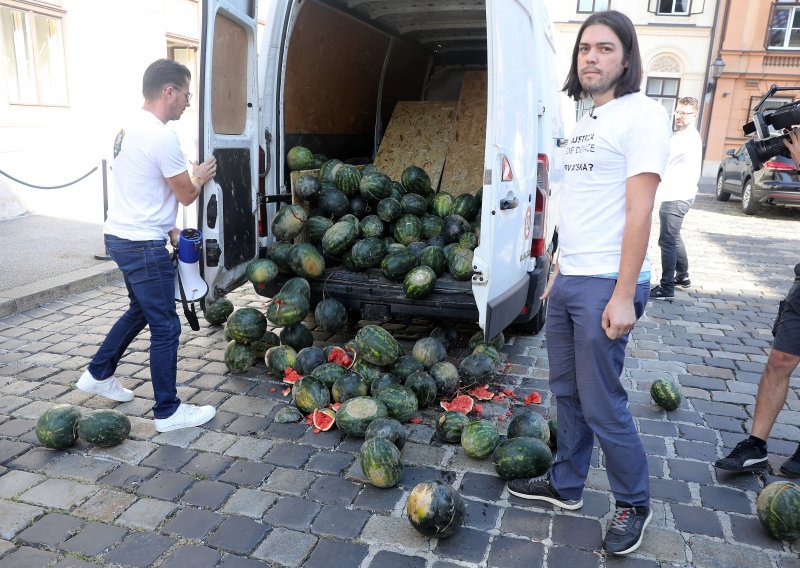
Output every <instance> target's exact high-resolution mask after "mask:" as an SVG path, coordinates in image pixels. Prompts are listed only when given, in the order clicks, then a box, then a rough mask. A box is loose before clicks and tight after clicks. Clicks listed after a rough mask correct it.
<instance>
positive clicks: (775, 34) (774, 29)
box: [767, 5, 800, 49]
mask: <svg viewBox="0 0 800 568" xmlns="http://www.w3.org/2000/svg"><path fill="white" fill-rule="evenodd" d="M767 47H768V48H769V49H800V6H797V5H795V6H775V9H774V11H773V12H772V22H770V25H769V38H768V39H767Z"/></svg>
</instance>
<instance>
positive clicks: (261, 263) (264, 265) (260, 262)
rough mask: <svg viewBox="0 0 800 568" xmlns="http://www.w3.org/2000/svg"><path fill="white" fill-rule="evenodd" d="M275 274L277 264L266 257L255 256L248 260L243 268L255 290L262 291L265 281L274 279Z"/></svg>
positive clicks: (276, 272)
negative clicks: (245, 267)
mask: <svg viewBox="0 0 800 568" xmlns="http://www.w3.org/2000/svg"><path fill="white" fill-rule="evenodd" d="M277 275H278V265H277V264H275V263H274V262H273V261H271V260H270V259H268V258H256V259H254V260H252V261H250V263H249V264H248V265H247V269H246V270H245V276H246V277H247V280H249V281H250V283H251V284H252V285H253V288H255V290H256V292H260V291H264V290H265V288H266V284H267V282H271V281H273V280H275V277H276V276H277Z"/></svg>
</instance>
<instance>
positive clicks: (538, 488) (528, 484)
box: [508, 477, 583, 511]
mask: <svg viewBox="0 0 800 568" xmlns="http://www.w3.org/2000/svg"><path fill="white" fill-rule="evenodd" d="M508 492H509V493H511V494H512V495H516V496H517V497H521V498H523V499H530V500H532V501H546V502H548V503H552V504H553V505H555V506H556V507H561V508H562V509H568V510H570V511H574V510H575V509H580V508H581V507H583V499H577V500H575V499H564V498H563V497H562V496H561V495H559V494H558V491H556V490H555V489H554V488H553V486H552V485H550V479H549V478H541V477H534V478H532V479H512V480H511V481H509V482H508Z"/></svg>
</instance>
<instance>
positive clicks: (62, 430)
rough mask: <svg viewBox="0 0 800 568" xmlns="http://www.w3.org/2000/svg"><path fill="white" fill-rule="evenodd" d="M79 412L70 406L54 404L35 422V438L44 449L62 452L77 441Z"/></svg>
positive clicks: (75, 407) (76, 408)
mask: <svg viewBox="0 0 800 568" xmlns="http://www.w3.org/2000/svg"><path fill="white" fill-rule="evenodd" d="M80 418H81V410H80V408H78V407H77V406H73V405H71V404H56V405H54V406H51V407H50V408H48V409H47V410H45V412H44V414H42V415H41V416H40V417H39V420H37V421H36V438H37V439H38V440H39V442H41V444H42V445H43V446H44V447H45V448H50V449H53V450H63V449H66V448H68V447H70V446H71V445H73V444H74V443H75V440H77V439H78V421H79V420H80Z"/></svg>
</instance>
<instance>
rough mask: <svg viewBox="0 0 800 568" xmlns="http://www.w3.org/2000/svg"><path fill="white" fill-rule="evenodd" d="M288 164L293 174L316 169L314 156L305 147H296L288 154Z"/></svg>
mask: <svg viewBox="0 0 800 568" xmlns="http://www.w3.org/2000/svg"><path fill="white" fill-rule="evenodd" d="M286 164H287V165H288V166H289V169H290V170H292V171H293V172H297V171H300V170H310V169H312V168H313V167H314V154H313V152H311V150H309V149H308V148H305V147H303V146H294V147H293V148H292V149H291V150H289V152H287V154H286Z"/></svg>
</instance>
